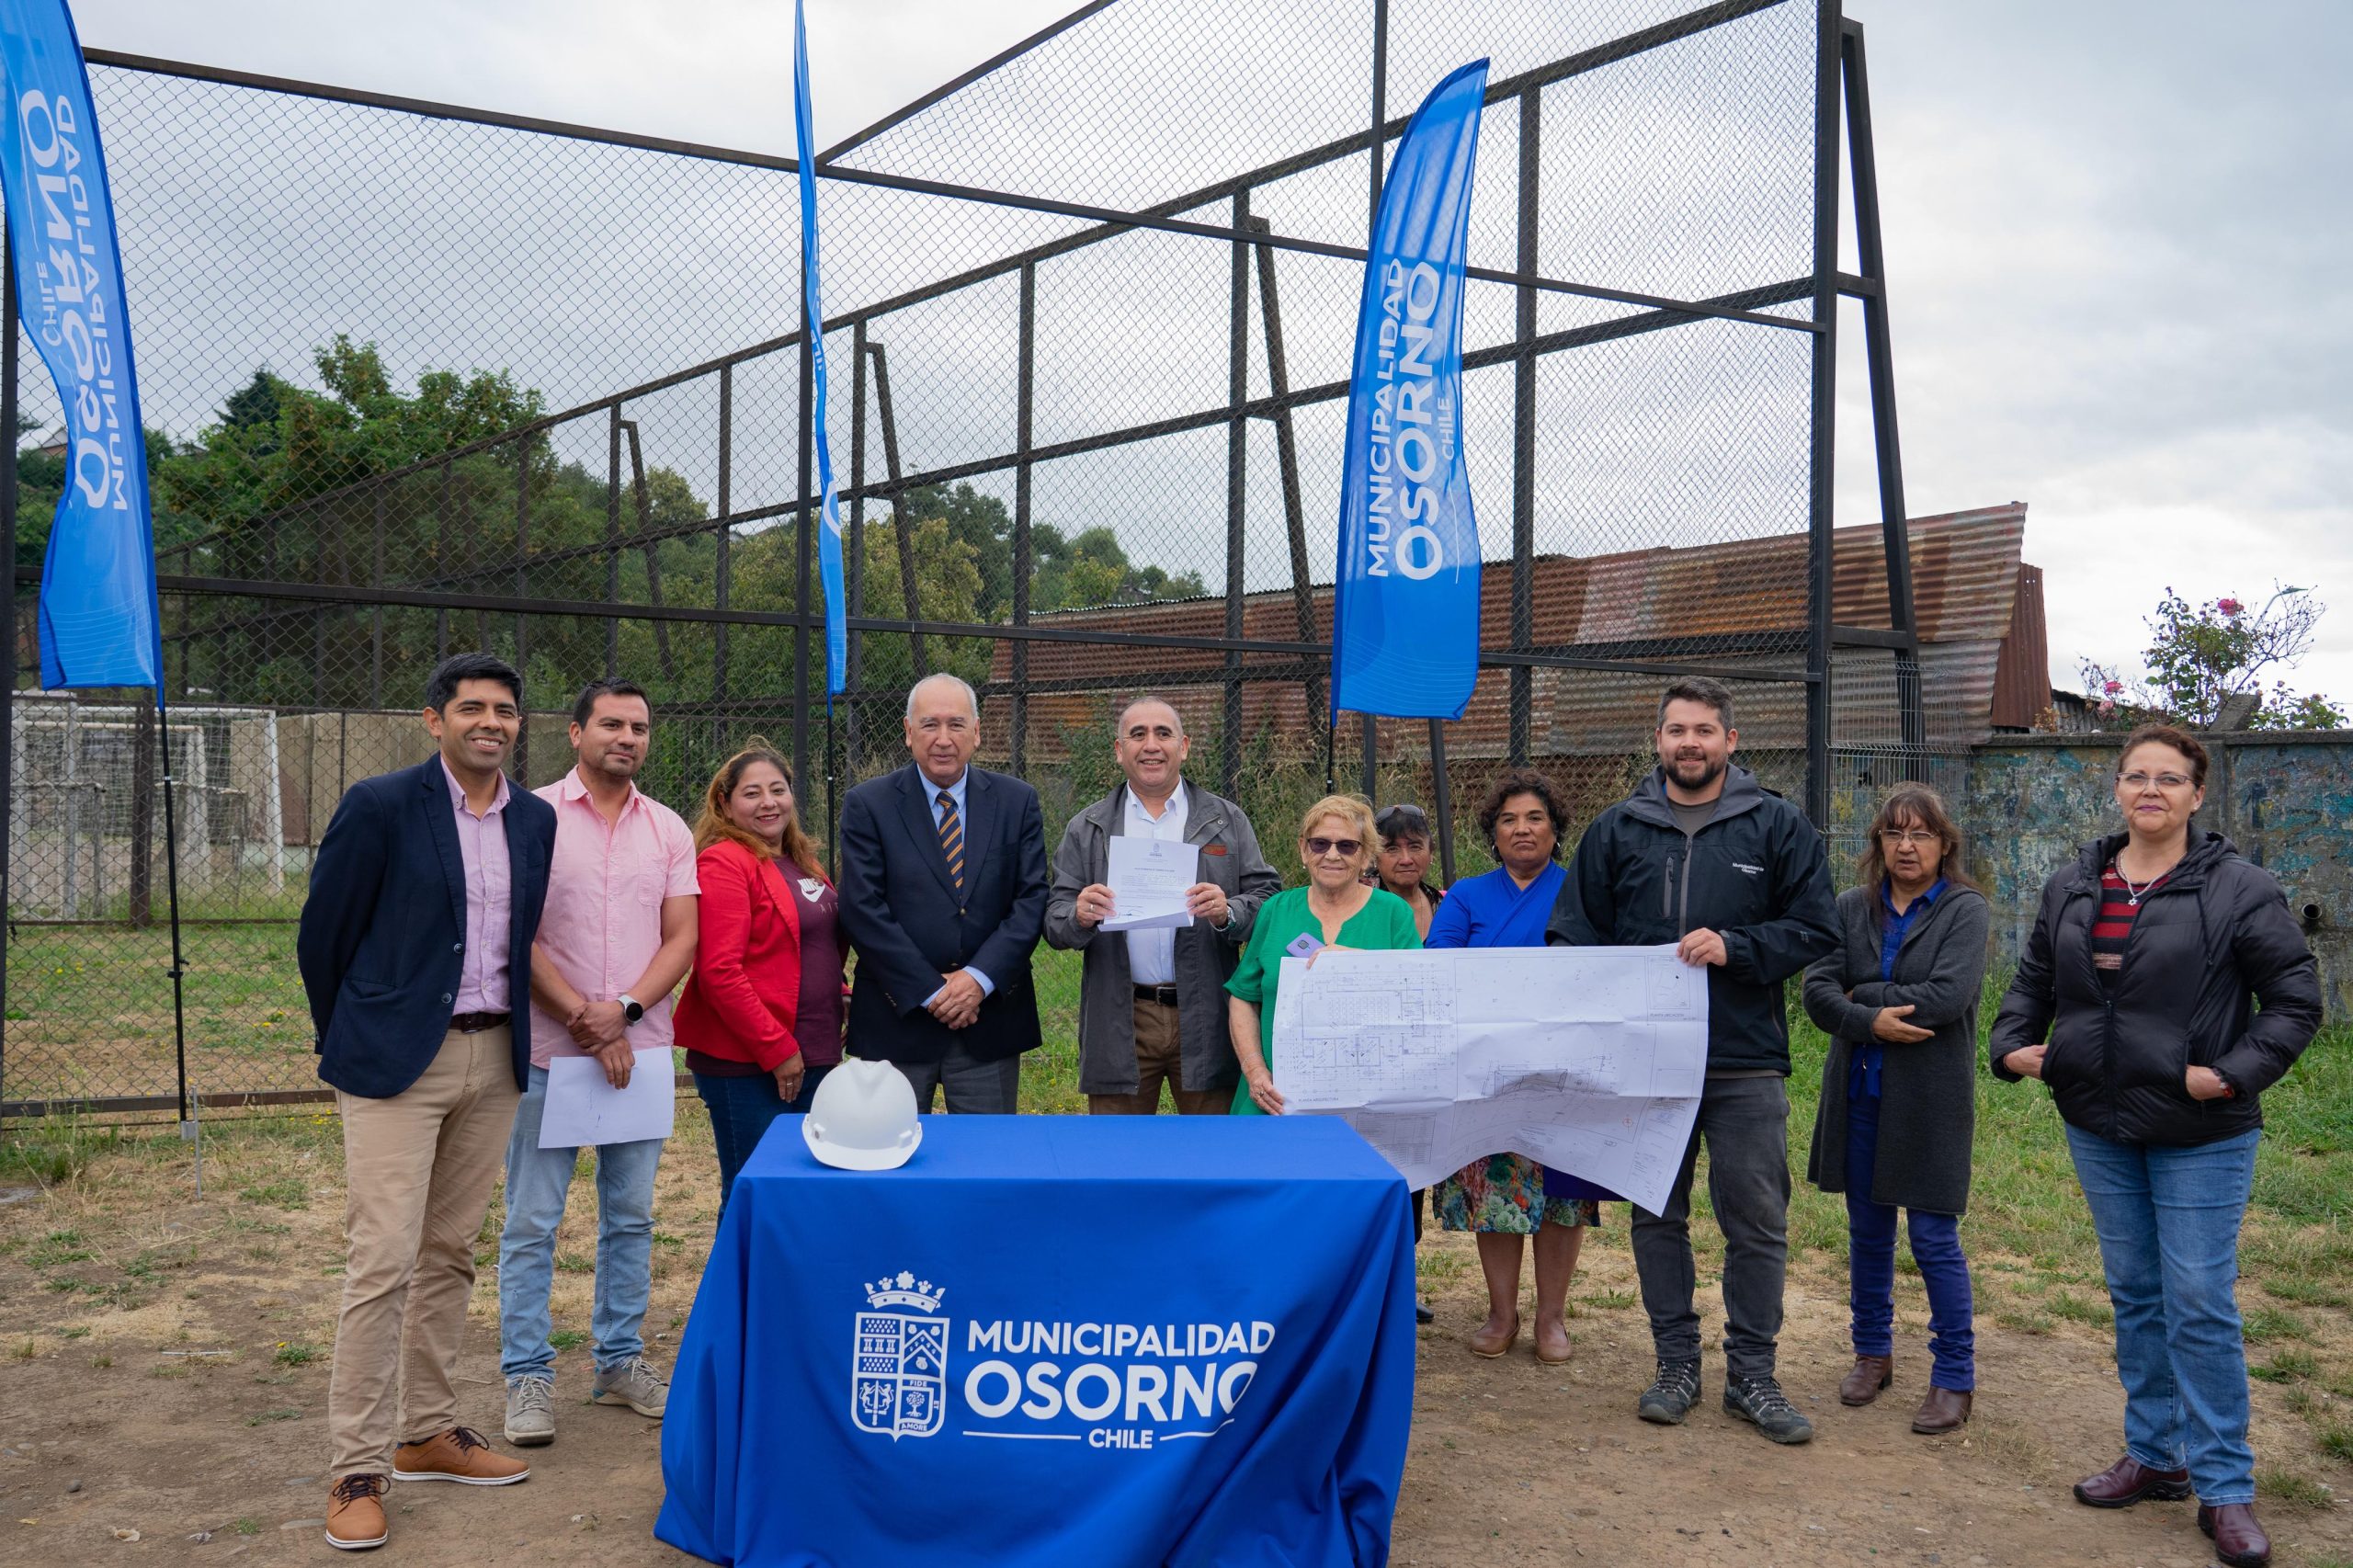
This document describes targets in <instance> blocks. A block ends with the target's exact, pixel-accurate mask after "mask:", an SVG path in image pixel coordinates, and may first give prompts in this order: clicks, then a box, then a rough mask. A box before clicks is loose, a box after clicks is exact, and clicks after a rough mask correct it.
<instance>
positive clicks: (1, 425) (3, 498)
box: [0, 233, 187, 1094]
mask: <svg viewBox="0 0 2353 1568" xmlns="http://www.w3.org/2000/svg"><path fill="white" fill-rule="evenodd" d="M0 429H6V431H7V432H8V472H6V474H5V475H0V526H5V527H6V529H7V534H8V554H7V560H6V564H5V568H0V824H5V825H0V937H5V935H6V924H5V923H6V920H7V917H8V916H9V915H10V914H12V913H13V912H14V911H13V905H12V904H11V903H10V897H11V888H10V883H9V873H10V870H11V863H12V861H13V860H14V858H15V851H16V847H17V844H16V839H17V833H16V828H17V799H16V788H17V768H16V761H17V758H16V751H17V256H16V252H15V251H14V250H13V249H11V248H10V246H9V244H8V239H7V236H6V234H5V233H0ZM181 659H182V664H183V667H185V664H186V659H187V654H186V653H182V654H181ZM7 1003H8V944H7V942H6V940H5V939H0V1018H6V1017H7V1011H8V1007H7ZM6 1030H7V1026H6V1024H5V1023H0V1094H5V1093H6V1075H7V1039H6Z"/></svg>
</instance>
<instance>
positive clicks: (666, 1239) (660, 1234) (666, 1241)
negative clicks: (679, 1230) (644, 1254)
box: [654, 1231, 687, 1247]
mask: <svg viewBox="0 0 2353 1568" xmlns="http://www.w3.org/2000/svg"><path fill="white" fill-rule="evenodd" d="M686 1244H687V1238H686V1237H684V1236H674V1235H672V1234H671V1233H669V1232H667V1231H656V1232H654V1245H655V1246H658V1247H682V1246H684V1245H686Z"/></svg>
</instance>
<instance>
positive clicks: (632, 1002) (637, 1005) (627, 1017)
mask: <svg viewBox="0 0 2353 1568" xmlns="http://www.w3.org/2000/svg"><path fill="white" fill-rule="evenodd" d="M617 1000H618V1001H619V1002H620V1005H621V1022H622V1023H624V1024H633V1023H635V1022H637V1020H638V1019H640V1018H642V1017H645V1004H644V1003H642V1002H641V1001H639V1000H638V999H637V998H636V997H634V996H632V995H631V994H629V993H628V992H626V991H624V992H622V993H621V994H620V996H619V997H618V998H617Z"/></svg>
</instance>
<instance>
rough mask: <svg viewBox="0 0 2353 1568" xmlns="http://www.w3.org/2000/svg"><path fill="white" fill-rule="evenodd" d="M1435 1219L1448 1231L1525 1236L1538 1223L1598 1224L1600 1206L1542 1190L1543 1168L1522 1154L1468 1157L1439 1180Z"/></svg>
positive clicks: (1599, 1220) (1583, 1199)
mask: <svg viewBox="0 0 2353 1568" xmlns="http://www.w3.org/2000/svg"><path fill="white" fill-rule="evenodd" d="M1437 1209H1438V1223H1439V1224H1441V1225H1444V1226H1445V1227H1446V1228H1447V1229H1448V1230H1449V1231H1488V1232H1495V1233H1502V1234H1506V1235H1516V1236H1525V1235H1528V1234H1529V1233H1532V1232H1533V1231H1534V1230H1535V1229H1536V1227H1537V1226H1538V1225H1540V1224H1548V1223H1549V1224H1554V1225H1597V1224H1599V1223H1600V1222H1601V1205H1600V1204H1599V1203H1598V1202H1597V1201H1596V1200H1594V1199H1589V1198H1556V1197H1553V1196H1552V1195H1551V1194H1549V1193H1547V1192H1546V1191H1545V1182H1544V1167H1543V1166H1542V1165H1539V1164H1537V1163H1536V1162H1535V1161H1534V1160H1531V1159H1529V1158H1528V1156H1526V1155H1525V1154H1490V1155H1488V1156H1487V1157H1486V1158H1485V1159H1483V1160H1473V1161H1472V1162H1471V1163H1470V1164H1469V1165H1465V1166H1463V1167H1462V1168H1461V1170H1459V1171H1457V1172H1455V1173H1454V1174H1453V1175H1452V1176H1448V1177H1447V1178H1446V1179H1445V1180H1444V1181H1441V1182H1439V1183H1438V1196H1437Z"/></svg>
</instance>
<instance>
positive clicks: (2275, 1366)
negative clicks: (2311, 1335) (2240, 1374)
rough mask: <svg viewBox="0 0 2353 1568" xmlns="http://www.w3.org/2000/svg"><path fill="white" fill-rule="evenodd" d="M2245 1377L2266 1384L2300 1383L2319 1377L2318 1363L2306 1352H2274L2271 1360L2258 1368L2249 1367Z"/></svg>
mask: <svg viewBox="0 0 2353 1568" xmlns="http://www.w3.org/2000/svg"><path fill="white" fill-rule="evenodd" d="M2246 1375H2247V1376H2248V1377H2250V1378H2260V1379H2262V1380H2263V1381H2265V1382H2267V1383H2287V1382H2300V1381H2303V1380H2304V1379H2306V1378H2312V1377H2317V1376H2319V1375H2320V1363H2319V1362H2318V1361H2315V1360H2313V1357H2312V1353H2311V1352H2310V1351H2308V1350H2275V1351H2273V1352H2272V1353H2271V1359H2269V1360H2268V1361H2266V1362H2264V1363H2263V1365H2261V1366H2260V1367H2249V1368H2248V1369H2246Z"/></svg>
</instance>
